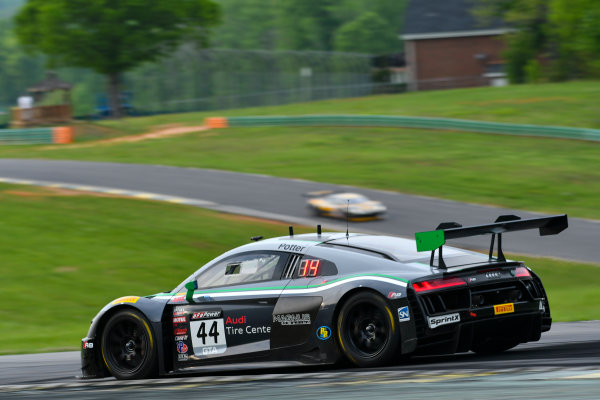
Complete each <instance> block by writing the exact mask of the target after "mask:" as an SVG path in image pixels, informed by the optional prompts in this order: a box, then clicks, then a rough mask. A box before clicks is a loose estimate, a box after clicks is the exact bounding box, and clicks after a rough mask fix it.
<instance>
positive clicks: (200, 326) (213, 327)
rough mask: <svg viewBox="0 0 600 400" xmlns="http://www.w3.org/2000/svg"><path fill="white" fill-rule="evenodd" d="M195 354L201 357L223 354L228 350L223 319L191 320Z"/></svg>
mask: <svg viewBox="0 0 600 400" xmlns="http://www.w3.org/2000/svg"><path fill="white" fill-rule="evenodd" d="M190 331H191V332H190V333H191V334H192V335H191V336H192V346H193V348H194V354H195V355H196V356H199V357H203V356H209V355H212V354H221V353H224V352H225V351H226V350H227V341H226V340H225V325H224V324H223V319H222V318H221V319H206V320H201V321H191V322H190Z"/></svg>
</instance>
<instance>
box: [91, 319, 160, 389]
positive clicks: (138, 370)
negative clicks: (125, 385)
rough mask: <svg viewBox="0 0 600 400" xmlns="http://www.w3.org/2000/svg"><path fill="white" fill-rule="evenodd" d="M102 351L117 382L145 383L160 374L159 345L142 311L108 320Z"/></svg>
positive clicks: (104, 331)
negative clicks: (158, 370) (135, 380)
mask: <svg viewBox="0 0 600 400" xmlns="http://www.w3.org/2000/svg"><path fill="white" fill-rule="evenodd" d="M101 350H102V358H103V360H104V363H105V364H106V367H107V368H108V370H109V372H110V373H111V375H113V376H114V377H115V378H117V379H144V378H149V377H152V376H154V375H155V374H156V370H157V357H156V341H155V339H154V335H153V333H152V329H151V328H150V324H149V323H148V320H147V319H146V318H145V317H144V316H143V315H142V314H141V313H139V312H138V311H135V310H123V311H119V312H117V313H116V314H115V315H113V316H112V317H111V318H110V319H109V320H108V322H107V323H106V325H105V326H104V329H103V331H102V341H101Z"/></svg>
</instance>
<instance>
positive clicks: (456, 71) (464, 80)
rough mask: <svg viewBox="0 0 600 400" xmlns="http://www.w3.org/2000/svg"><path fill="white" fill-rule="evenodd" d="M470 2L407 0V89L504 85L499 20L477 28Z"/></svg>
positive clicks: (405, 45)
mask: <svg viewBox="0 0 600 400" xmlns="http://www.w3.org/2000/svg"><path fill="white" fill-rule="evenodd" d="M473 4H474V2H473V0H410V1H409V3H408V5H407V8H406V14H405V15H406V16H405V18H406V20H405V24H404V32H403V35H401V37H402V39H403V40H404V52H405V57H406V64H407V67H408V68H407V81H408V89H409V90H432V89H445V88H458V87H471V86H486V85H495V86H499V85H505V84H506V83H507V80H506V76H505V74H504V72H503V70H504V68H503V67H504V61H503V59H502V51H503V50H504V48H505V45H504V42H503V40H502V35H504V34H505V33H507V32H509V31H510V29H509V28H507V27H506V26H505V25H504V24H503V23H502V22H501V21H493V22H490V23H489V24H487V25H485V26H483V25H482V24H481V22H480V21H478V20H477V19H476V18H475V17H474V16H473V15H472V14H471V11H470V9H471V8H472V7H473Z"/></svg>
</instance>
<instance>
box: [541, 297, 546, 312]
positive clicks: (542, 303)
mask: <svg viewBox="0 0 600 400" xmlns="http://www.w3.org/2000/svg"><path fill="white" fill-rule="evenodd" d="M540 311H543V312H546V306H545V305H544V301H543V300H540Z"/></svg>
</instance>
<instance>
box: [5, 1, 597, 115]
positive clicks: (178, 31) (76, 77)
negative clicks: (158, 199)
mask: <svg viewBox="0 0 600 400" xmlns="http://www.w3.org/2000/svg"><path fill="white" fill-rule="evenodd" d="M413 1H415V0H413ZM407 2H408V0H178V1H177V2H165V1H164V0H52V1H47V0H27V1H24V0H3V2H2V4H0V6H1V7H0V108H2V106H4V107H6V106H10V105H13V104H14V103H15V100H16V98H17V97H18V96H19V95H20V94H21V93H22V92H23V91H24V90H25V89H26V88H27V87H28V86H30V85H31V84H33V83H35V82H37V81H40V80H42V79H43V78H44V70H45V69H47V68H53V69H56V68H60V69H59V72H60V73H59V75H60V76H61V77H62V78H63V79H64V80H67V81H69V82H72V83H76V87H75V89H74V91H73V99H74V103H75V104H84V105H85V106H79V107H80V110H79V111H80V112H84V113H87V112H90V111H91V110H90V108H91V106H90V104H92V103H94V102H95V101H94V97H95V96H96V95H97V94H98V93H106V92H109V93H111V94H112V99H113V100H112V101H113V103H114V104H116V103H117V102H118V99H117V96H118V93H119V91H121V90H122V88H121V85H122V84H123V83H124V82H125V83H127V81H129V82H131V81H141V80H143V78H144V77H145V76H147V75H148V71H153V73H160V71H162V70H164V69H165V67H164V66H161V63H160V62H159V61H160V60H161V59H162V60H164V56H165V55H168V54H173V53H172V52H173V51H176V50H177V49H180V48H181V46H182V45H183V44H185V46H188V47H189V46H195V48H197V49H202V48H205V47H207V46H211V47H213V48H223V49H240V50H257V49H259V50H269V51H322V52H350V53H360V54H372V55H374V54H390V53H400V52H402V43H401V41H400V39H399V38H398V35H399V34H401V33H402V26H403V20H404V9H405V6H406V4H407ZM472 5H473V12H474V13H475V14H476V15H477V16H478V17H479V18H481V19H482V21H484V22H485V20H486V19H487V18H502V19H503V20H504V21H505V22H506V23H507V24H508V25H509V26H511V27H513V28H515V29H514V31H513V33H510V34H508V35H507V36H506V41H507V44H508V47H507V50H506V53H505V58H506V60H507V73H508V75H509V78H510V79H511V81H512V82H514V83H519V82H537V81H541V80H552V81H555V80H564V79H579V78H597V77H599V76H600V23H599V22H600V2H598V1H597V0H472ZM18 6H20V8H17V7H18ZM15 10H17V11H16V15H13V16H12V17H11V18H8V16H9V15H11V13H14V12H15ZM2 16H5V17H7V18H5V19H1V17H2ZM177 51H179V50H177ZM179 52H180V51H179ZM180 53H181V52H180ZM199 54H200V53H199ZM240 54H241V53H240ZM219 57H220V58H219V60H222V62H223V63H226V64H228V67H230V68H233V69H235V70H236V71H237V72H246V73H248V74H249V75H248V76H251V73H253V72H256V70H251V69H252V68H259V69H260V68H267V67H269V65H271V64H269V63H264V67H261V66H260V65H261V64H260V63H261V62H262V61H260V62H259V61H258V58H256V60H255V61H251V62H244V60H243V59H240V60H235V59H233V61H234V62H232V61H231V60H228V59H227V57H222V56H219ZM240 57H241V56H240ZM213 58H214V57H213ZM283 59H285V60H287V61H282V62H277V63H276V64H277V69H278V70H281V71H283V70H285V73H287V74H292V72H291V71H292V68H291V65H290V62H291V61H289V60H291V59H294V57H288V56H284V57H283ZM178 60H179V59H178ZM315 60H317V61H316V62H321V61H320V58H319V57H318V56H316V57H315ZM181 61H182V62H184V63H185V62H186V60H185V58H182V59H181ZM194 62H196V63H198V62H202V57H201V56H197V57H194ZM326 63H327V64H328V65H331V62H330V61H327V62H326ZM309 64H310V62H309V63H308V64H307V65H309ZM333 64H335V65H336V66H337V67H336V68H338V67H339V68H340V69H339V71H341V73H343V74H351V72H350V71H349V68H347V67H345V66H342V65H341V64H340V63H338V62H335V63H333ZM352 64H353V65H357V63H354V61H353V62H352ZM358 64H360V62H359V63H358ZM363 64H364V63H363ZM309 66H310V69H313V68H317V69H318V67H313V66H312V65H309ZM295 67H298V65H296V66H295ZM169 68H171V67H169ZM188 69H189V70H190V71H193V70H194V68H193V67H192V66H189V68H188ZM196 69H198V70H199V69H202V68H200V67H197V68H196ZM207 69H211V71H212V70H214V69H215V68H214V67H210V68H204V70H207ZM90 71H94V72H90ZM306 71H308V72H310V71H309V70H308V69H307V70H306ZM308 72H307V73H308ZM334 72H335V71H334ZM165 73H166V74H168V73H169V72H168V71H167V72H165ZM223 74H226V71H224V70H221V71H217V70H215V71H213V72H211V75H209V78H210V79H217V78H218V79H222V80H223V84H215V85H212V84H210V83H206V82H197V83H196V84H197V86H198V87H200V86H204V87H211V89H210V90H213V91H215V90H225V89H223V88H224V87H226V86H227V85H225V81H226V80H227V77H223V76H222V75H223ZM101 76H105V77H107V78H108V85H106V84H105V83H103V82H102V79H101ZM288 78H289V79H288ZM288 78H286V80H287V81H289V82H292V81H295V80H298V79H296V78H297V77H291V75H290V77H288ZM292 78H293V79H292ZM309 78H310V77H309ZM207 79H208V78H207ZM311 79H312V78H311ZM353 79H354V78H353ZM308 80H309V79H300V83H302V82H306V81H308ZM336 80H338V81H339V79H338V78H337V77H336V78H332V80H331V81H332V82H333V81H336ZM165 82H166V83H165V84H164V85H162V86H164V88H161V89H160V90H158V89H156V90H146V92H148V93H150V92H152V91H153V92H156V93H159V92H160V93H164V92H165V91H168V88H169V87H175V86H178V85H181V83H177V84H176V83H174V80H173V79H170V80H169V81H165ZM137 86H138V87H143V85H137ZM245 86H247V87H250V86H252V85H250V84H245ZM313 86H314V85H313ZM184 87H185V86H184ZM227 87H228V86H227ZM219 88H221V89H219ZM140 90H141V89H140ZM186 90H187V89H186ZM227 90H230V88H229V87H228V89H227ZM269 90H275V88H273V87H272V86H270V87H269ZM188 91H189V90H188ZM194 93H196V95H198V93H200V92H199V91H198V90H196V91H195V92H194ZM202 93H205V92H202ZM221 94H223V93H221ZM157 95H158V94H157ZM148 101H151V100H148ZM82 107H83V108H82ZM113 108H115V109H118V107H113Z"/></svg>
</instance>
